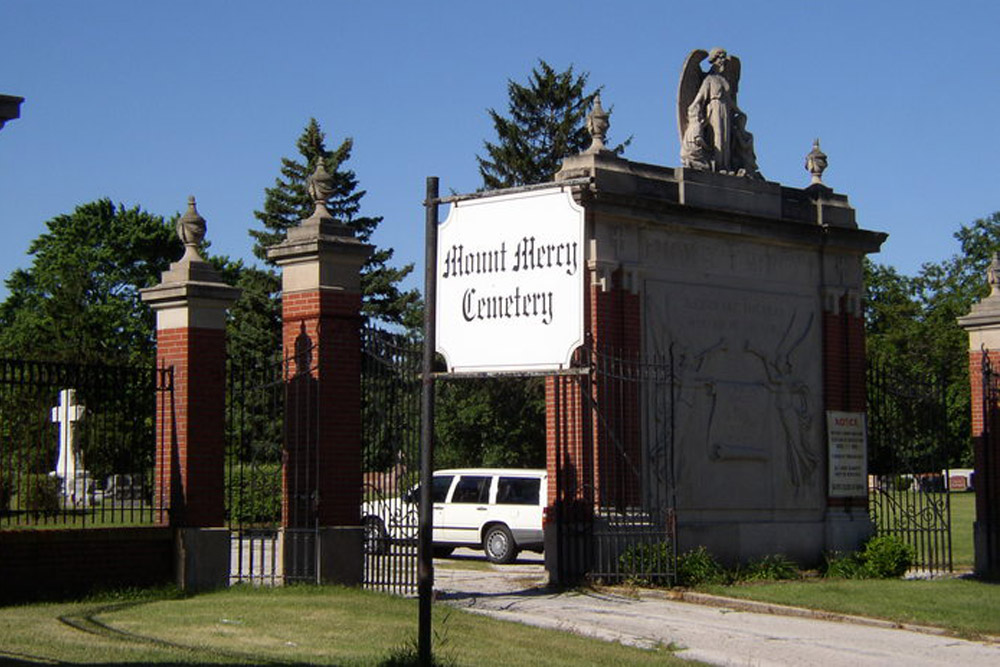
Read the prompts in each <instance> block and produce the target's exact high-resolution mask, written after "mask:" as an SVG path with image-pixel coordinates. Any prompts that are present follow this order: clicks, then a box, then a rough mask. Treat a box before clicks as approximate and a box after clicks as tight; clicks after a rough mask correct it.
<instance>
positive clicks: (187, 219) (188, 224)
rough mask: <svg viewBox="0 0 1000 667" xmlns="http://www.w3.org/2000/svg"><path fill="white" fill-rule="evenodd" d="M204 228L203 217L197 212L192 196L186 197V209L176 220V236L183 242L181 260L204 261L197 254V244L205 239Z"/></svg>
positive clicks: (205, 227)
mask: <svg viewBox="0 0 1000 667" xmlns="http://www.w3.org/2000/svg"><path fill="white" fill-rule="evenodd" d="M206 229H207V225H206V223H205V218H203V217H201V214H199V213H198V209H197V207H196V206H195V201H194V196H190V197H188V209H187V211H186V212H185V213H184V215H182V216H181V217H180V218H179V219H178V220H177V236H178V237H180V240H181V243H183V244H184V256H183V257H181V262H192V261H195V262H203V261H204V260H203V259H202V258H201V255H200V254H198V246H199V245H201V242H202V241H204V240H205V230H206Z"/></svg>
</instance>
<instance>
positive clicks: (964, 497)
mask: <svg viewBox="0 0 1000 667" xmlns="http://www.w3.org/2000/svg"><path fill="white" fill-rule="evenodd" d="M975 520H976V494H974V493H953V494H951V558H952V563H953V564H954V566H955V570H957V571H963V570H971V569H972V566H973V565H974V564H975V552H974V551H973V547H972V524H973V522H975Z"/></svg>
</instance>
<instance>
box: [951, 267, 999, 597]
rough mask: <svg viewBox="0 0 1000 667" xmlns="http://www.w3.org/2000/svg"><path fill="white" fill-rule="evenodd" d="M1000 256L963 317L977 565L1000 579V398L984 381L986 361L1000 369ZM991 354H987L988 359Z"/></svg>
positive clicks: (978, 569) (982, 572) (980, 570)
mask: <svg viewBox="0 0 1000 667" xmlns="http://www.w3.org/2000/svg"><path fill="white" fill-rule="evenodd" d="M998 276H1000V256H997V255H994V257H993V262H992V264H991V265H990V269H989V272H988V278H989V282H990V286H991V288H992V290H991V293H990V295H989V296H987V297H986V298H985V299H983V300H982V301H980V302H979V303H977V304H975V305H974V306H973V307H972V311H971V312H970V313H969V314H968V315H966V316H965V317H960V318H959V319H958V323H959V326H961V327H962V328H963V329H965V330H966V331H967V332H968V333H969V382H970V384H971V389H972V439H973V447H974V450H975V465H976V473H975V478H974V480H973V484H974V486H975V490H976V522H975V524H973V541H974V546H975V558H976V565H975V571H976V574H978V575H979V576H981V577H985V578H989V579H1000V404H998V403H997V402H996V401H995V396H993V395H992V392H989V391H988V387H985V386H984V379H985V378H984V373H983V362H984V361H985V360H987V359H988V361H989V363H990V366H991V367H992V370H993V372H995V373H1000V289H998V282H1000V280H998ZM984 357H985V359H984Z"/></svg>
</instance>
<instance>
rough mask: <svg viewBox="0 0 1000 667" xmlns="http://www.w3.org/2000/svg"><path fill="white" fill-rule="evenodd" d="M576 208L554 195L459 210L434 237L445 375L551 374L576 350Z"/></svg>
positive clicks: (579, 243) (579, 283)
mask: <svg viewBox="0 0 1000 667" xmlns="http://www.w3.org/2000/svg"><path fill="white" fill-rule="evenodd" d="M583 234H584V228H583V209H582V208H580V207H579V206H578V205H577V204H576V202H574V201H573V198H572V196H571V195H570V193H569V192H568V191H565V190H563V189H561V188H558V187H556V188H551V189H544V190H532V191H528V192H523V193H517V194H510V195H500V196H496V197H483V198H480V199H470V200H467V201H460V202H458V203H456V204H454V205H453V206H452V209H451V213H450V215H449V216H448V219H447V220H446V221H445V222H444V223H443V224H442V225H441V227H440V229H439V231H438V266H437V347H438V352H440V353H441V354H442V355H443V356H444V357H445V359H446V360H447V362H448V369H449V370H450V371H452V372H459V373H460V372H463V371H465V372H472V371H477V372H479V371H499V372H506V371H510V372H513V371H525V370H528V371H532V370H554V369H558V368H562V367H565V366H567V365H568V364H569V359H570V356H571V355H572V352H573V350H574V349H575V348H576V347H578V346H579V345H580V344H581V343H582V342H583V285H584V279H583V276H584V266H585V264H584V261H585V260H584V247H583Z"/></svg>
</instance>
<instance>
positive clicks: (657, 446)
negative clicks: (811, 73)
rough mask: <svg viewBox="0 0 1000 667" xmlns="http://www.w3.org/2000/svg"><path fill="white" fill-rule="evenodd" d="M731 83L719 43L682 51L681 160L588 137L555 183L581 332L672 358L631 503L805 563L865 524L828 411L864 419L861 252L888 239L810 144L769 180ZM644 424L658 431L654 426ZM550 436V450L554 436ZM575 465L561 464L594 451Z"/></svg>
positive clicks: (723, 552)
mask: <svg viewBox="0 0 1000 667" xmlns="http://www.w3.org/2000/svg"><path fill="white" fill-rule="evenodd" d="M706 59H707V60H708V63H709V69H708V71H703V70H702V68H701V63H702V61H704V60H706ZM739 79H740V61H739V59H738V58H736V57H734V56H732V55H730V54H728V53H727V52H726V51H725V50H724V49H713V50H712V51H711V52H706V51H703V50H696V51H693V52H692V53H691V54H690V55H689V56H688V58H687V59H686V61H685V63H684V67H683V70H682V74H681V79H680V87H679V94H678V104H677V109H678V128H679V130H680V139H681V163H682V166H681V167H679V168H670V167H664V166H658V165H652V164H642V163H637V162H631V161H628V160H626V159H622V158H619V157H617V156H615V155H614V154H611V153H610V152H608V151H601V150H599V149H598V150H588V151H585V152H583V153H581V154H580V155H576V156H573V157H570V158H567V159H566V160H565V161H564V163H563V166H562V169H561V170H560V171H559V172H558V173H557V174H556V176H555V181H556V182H557V183H559V182H564V183H567V187H570V188H571V189H572V191H573V192H574V198H575V199H576V201H577V202H578V203H579V204H580V205H581V206H583V207H584V208H585V209H586V211H587V220H588V227H587V235H588V237H589V238H588V253H587V254H588V256H587V262H588V268H589V273H590V282H589V286H588V289H589V291H590V293H589V295H588V297H587V298H588V300H589V303H590V306H589V308H590V312H591V313H592V314H593V315H592V317H590V318H589V319H588V322H587V324H586V326H587V329H588V331H587V335H588V337H589V338H590V340H592V341H594V342H595V344H597V345H611V346H614V347H616V348H618V349H624V351H625V352H626V353H629V354H634V355H637V356H639V357H642V358H653V357H658V358H661V359H670V360H671V363H672V373H673V375H672V377H673V380H672V387H673V391H672V399H671V402H670V404H669V405H668V406H665V407H664V406H658V407H657V409H656V411H655V412H656V413H655V414H645V415H643V417H642V419H643V421H642V423H641V424H640V425H639V426H638V427H637V428H638V430H640V431H641V438H642V444H641V446H642V456H641V460H642V462H643V466H644V470H646V472H645V473H644V474H645V479H644V481H643V483H642V484H643V488H642V489H641V492H640V494H641V496H642V498H643V499H644V500H643V502H644V503H647V504H656V503H657V502H660V501H659V500H656V499H664V498H671V499H672V500H671V501H670V502H672V503H673V510H675V512H676V521H677V539H678V548H679V549H680V550H681V551H683V550H686V549H691V548H694V547H696V546H699V545H705V546H707V547H709V548H710V549H711V550H712V551H713V552H714V553H716V554H717V555H718V556H719V557H720V558H722V559H723V560H724V561H726V562H729V563H734V562H739V561H746V560H748V559H751V558H755V557H759V556H763V555H766V554H776V553H783V554H786V555H788V556H789V557H792V558H795V559H798V560H799V561H800V562H803V563H809V564H815V563H818V562H819V560H820V559H821V558H822V554H823V553H824V552H826V551H830V550H842V549H853V548H855V547H857V546H858V544H859V543H860V542H861V541H862V540H863V539H864V538H865V537H867V535H869V534H870V531H871V525H870V521H869V519H868V513H867V489H864V488H862V489H860V490H859V489H857V488H854V487H852V488H851V490H850V493H844V492H841V490H838V489H837V488H836V485H834V484H831V483H830V479H831V478H833V477H834V476H835V471H836V470H837V468H836V465H838V464H836V462H835V461H834V459H835V456H834V454H833V453H832V452H831V448H830V446H829V442H828V438H829V437H830V436H829V435H828V428H827V424H828V421H829V420H830V419H831V418H835V417H836V416H837V415H844V414H847V415H848V416H849V418H850V419H855V420H856V421H859V423H863V419H864V415H863V413H864V411H865V409H866V397H865V375H864V371H865V362H864V324H863V317H862V310H861V295H862V293H863V282H862V279H863V272H862V260H863V258H864V256H865V255H866V254H867V253H872V252H877V251H878V250H879V248H880V246H881V244H882V242H883V241H884V240H885V238H886V235H885V234H882V233H879V232H873V231H867V230H864V229H860V228H859V227H858V224H857V222H856V221H855V212H854V209H853V208H852V207H851V206H850V204H849V202H848V199H847V197H846V196H844V195H842V194H837V193H835V192H834V191H833V190H832V189H831V188H829V187H828V186H826V185H825V184H823V182H822V174H823V170H824V169H825V168H826V165H827V157H826V155H825V154H823V153H822V151H820V150H819V143H818V141H817V142H816V143H815V144H814V146H813V151H812V152H810V153H809V155H808V156H807V158H806V163H807V164H806V168H807V170H808V172H809V174H810V180H811V184H809V185H807V186H805V187H790V186H785V185H781V184H779V183H773V182H768V181H765V180H764V179H763V177H762V176H761V174H760V171H759V169H758V167H757V160H756V155H755V152H754V143H753V138H752V136H751V135H750V133H749V132H748V131H747V129H746V115H745V114H744V113H743V111H742V110H741V109H740V107H739V106H738V104H737V92H738V88H739ZM595 125H596V123H595ZM600 131H601V136H600V138H598V137H596V136H595V144H596V145H598V146H599V145H600V144H601V143H603V134H604V132H606V131H607V127H606V126H605V125H604V124H601V127H600ZM598 139H600V141H599V140H598ZM550 400H551V397H550ZM571 407H572V406H571V405H570V408H571ZM597 409H602V408H600V407H598V408H597ZM607 409H609V410H613V409H614V407H613V406H612V407H609V408H607ZM608 418H609V419H611V417H608ZM654 422H655V423H658V424H661V425H662V424H669V425H670V429H665V428H661V429H660V431H662V432H663V434H662V435H657V430H656V428H657V427H655V425H654ZM581 424H582V422H581ZM564 432H566V433H569V434H572V433H575V431H574V430H573V427H567V428H566V429H564ZM549 437H550V443H549V446H550V452H551V451H552V448H553V447H554V446H555V445H553V441H552V439H553V438H554V437H560V436H558V435H556V436H553V435H551V434H550V436H549ZM566 437H569V436H566ZM656 438H660V439H659V440H658V441H657V440H656ZM570 445H572V443H569V445H566V446H563V447H562V449H561V450H559V451H568V452H572V451H574V450H573V449H572V447H571V446H570ZM578 463H579V465H577V464H574V463H573V462H572V461H570V462H569V463H567V464H566V465H573V466H575V467H576V469H584V467H585V465H590V464H589V463H587V462H586V461H582V460H581V461H580V462H578ZM594 465H597V466H600V465H604V464H603V463H601V462H600V461H598V462H597V463H596V464H594ZM658 467H659V469H662V470H667V469H669V470H670V474H669V475H667V474H654V473H653V472H650V471H652V470H656V469H658ZM556 472H557V470H556V469H555V468H552V469H550V471H549V473H550V478H553V477H554V476H555V474H556ZM836 474H839V473H836ZM599 478H600V474H599V472H598V473H597V474H595V479H599ZM665 479H672V480H673V481H672V482H665V481H663V480H665ZM667 483H670V484H672V485H673V488H670V489H667V488H661V487H663V485H664V484H667ZM561 498H562V497H561ZM655 509H657V508H655V507H650V508H649V510H650V511H652V510H655Z"/></svg>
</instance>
